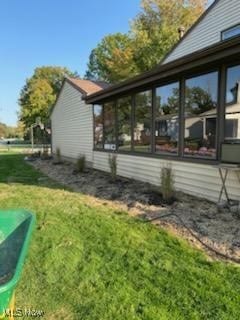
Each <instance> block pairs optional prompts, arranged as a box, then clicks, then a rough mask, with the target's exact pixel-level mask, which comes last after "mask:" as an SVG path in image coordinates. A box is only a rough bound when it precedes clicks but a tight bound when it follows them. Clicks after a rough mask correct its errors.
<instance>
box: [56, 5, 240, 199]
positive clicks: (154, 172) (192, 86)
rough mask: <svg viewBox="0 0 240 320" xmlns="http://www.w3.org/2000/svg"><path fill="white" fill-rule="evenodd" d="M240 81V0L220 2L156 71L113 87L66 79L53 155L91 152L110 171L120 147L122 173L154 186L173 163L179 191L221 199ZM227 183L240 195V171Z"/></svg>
mask: <svg viewBox="0 0 240 320" xmlns="http://www.w3.org/2000/svg"><path fill="white" fill-rule="evenodd" d="M239 83H240V1H239V0H215V2H214V3H213V4H212V5H211V6H210V7H209V8H208V10H206V12H205V13H204V14H203V15H202V16H201V17H200V19H199V20H198V21H197V22H196V23H195V24H194V25H193V27H192V28H191V29H190V30H189V31H188V32H186V34H185V35H184V36H183V37H182V38H181V40H180V41H179V42H178V43H177V45H176V46H175V47H174V48H173V49H172V51H171V52H169V54H168V55H167V56H166V57H165V59H164V60H163V61H162V62H161V63H160V64H159V65H158V66H157V67H155V68H154V69H152V70H150V71H148V72H145V73H143V74H141V75H138V76H136V77H134V78H131V79H129V80H126V81H124V82H122V83H119V84H116V85H112V86H106V85H105V84H103V83H101V84H97V83H93V82H90V81H88V82H83V80H75V79H66V80H65V81H64V84H63V87H62V90H61V93H60V95H59V97H58V99H57V102H56V105H55V107H54V110H53V112H52V115H51V121H52V148H53V152H56V148H58V147H59V148H60V149H61V153H62V155H63V156H64V157H66V158H69V159H70V158H71V159H73V160H74V159H77V157H78V156H79V155H80V154H81V155H82V154H84V155H85V156H86V160H87V161H88V163H89V165H91V166H92V167H93V168H96V169H99V170H103V171H109V164H108V156H109V153H111V152H115V153H117V161H118V174H119V175H121V176H124V177H129V178H134V179H137V180H141V181H146V182H150V183H152V184H155V185H159V184H160V171H161V168H162V167H163V166H166V165H167V164H171V166H172V168H173V170H174V175H175V186H176V188H177V189H178V190H181V191H183V192H185V193H188V194H193V195H196V196H199V197H203V198H207V199H210V200H213V201H216V200H217V199H218V195H219V191H220V188H221V180H220V177H219V173H218V170H217V168H216V165H217V164H219V163H220V162H221V159H222V147H221V146H222V144H223V143H224V142H228V143H229V142H231V143H234V144H235V145H238V144H239V148H240V122H239V121H240V85H239ZM231 156H232V158H233V160H234V157H235V155H234V154H232V155H231ZM236 156H237V155H236ZM234 162H235V161H234ZM236 162H237V159H236ZM227 186H228V190H229V194H230V196H231V198H233V199H238V200H239V196H240V185H239V181H238V179H237V176H236V174H235V173H231V174H229V176H228V180H227Z"/></svg>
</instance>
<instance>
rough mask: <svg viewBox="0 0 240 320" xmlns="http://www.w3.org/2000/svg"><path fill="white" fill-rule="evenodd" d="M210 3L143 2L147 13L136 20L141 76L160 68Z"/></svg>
mask: <svg viewBox="0 0 240 320" xmlns="http://www.w3.org/2000/svg"><path fill="white" fill-rule="evenodd" d="M206 5H207V1H206V0H168V1H166V0H142V9H143V11H142V12H141V13H140V14H138V15H137V17H136V18H135V19H134V20H133V23H132V26H131V35H132V38H133V39H134V48H135V51H134V61H135V64H136V66H137V69H138V71H139V72H143V71H146V70H149V69H151V68H152V67H154V66H155V65H157V64H158V63H159V62H160V61H161V60H162V59H163V57H164V56H165V55H166V54H167V52H169V50H170V49H171V48H172V46H173V45H174V44H175V43H176V42H177V41H178V39H179V34H178V28H179V27H184V28H185V30H186V31H187V30H188V29H189V28H190V27H191V26H192V24H193V23H194V22H195V21H196V19H197V18H198V17H199V16H200V15H201V14H202V13H203V11H204V10H205V8H206Z"/></svg>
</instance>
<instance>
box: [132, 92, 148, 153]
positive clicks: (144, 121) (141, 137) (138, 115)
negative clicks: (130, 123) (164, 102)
mask: <svg viewBox="0 0 240 320" xmlns="http://www.w3.org/2000/svg"><path fill="white" fill-rule="evenodd" d="M151 121H152V91H151V90H149V91H144V92H141V93H138V94H136V96H135V123H134V151H137V152H151Z"/></svg>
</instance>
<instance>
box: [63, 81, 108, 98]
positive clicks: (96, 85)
mask: <svg viewBox="0 0 240 320" xmlns="http://www.w3.org/2000/svg"><path fill="white" fill-rule="evenodd" d="M66 80H67V81H68V82H70V83H71V84H73V85H74V86H75V87H77V88H78V89H80V91H83V92H84V93H85V94H86V95H90V94H93V93H95V92H98V91H100V90H103V89H106V88H108V87H109V84H108V83H106V82H104V81H92V80H82V79H78V78H66Z"/></svg>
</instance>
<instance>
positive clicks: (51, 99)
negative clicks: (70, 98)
mask: <svg viewBox="0 0 240 320" xmlns="http://www.w3.org/2000/svg"><path fill="white" fill-rule="evenodd" d="M65 76H72V77H73V76H76V73H72V72H71V71H69V70H68V69H67V68H61V67H50V66H49V67H40V68H36V69H35V70H34V74H33V75H32V77H31V78H30V79H27V80H26V84H25V85H24V87H23V89H22V90H21V93H20V98H19V105H20V114H19V118H20V120H21V122H22V123H23V124H24V126H25V127H26V128H28V127H29V126H30V125H31V124H33V123H34V122H35V121H36V118H37V117H41V120H42V122H47V121H48V118H49V110H50V108H51V107H52V106H53V104H54V103H55V101H56V97H57V94H58V92H59V91H60V88H61V85H62V81H63V78H64V77H65Z"/></svg>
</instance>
